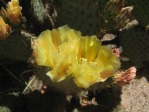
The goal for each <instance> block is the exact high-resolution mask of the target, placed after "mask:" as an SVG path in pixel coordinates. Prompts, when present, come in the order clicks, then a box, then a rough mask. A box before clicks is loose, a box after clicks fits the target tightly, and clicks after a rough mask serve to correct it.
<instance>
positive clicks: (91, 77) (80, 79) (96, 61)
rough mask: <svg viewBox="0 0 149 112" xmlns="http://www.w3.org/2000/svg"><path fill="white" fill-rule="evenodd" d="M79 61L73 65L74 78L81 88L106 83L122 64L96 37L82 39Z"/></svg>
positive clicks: (79, 48)
mask: <svg viewBox="0 0 149 112" xmlns="http://www.w3.org/2000/svg"><path fill="white" fill-rule="evenodd" d="M79 43H80V44H79V47H77V48H78V54H77V61H75V62H74V63H73V64H72V69H71V70H72V76H73V77H74V81H75V83H76V84H77V85H78V86H79V87H83V88H88V87H89V86H90V85H92V84H94V83H98V82H103V81H105V80H106V79H107V78H108V77H110V76H112V75H113V72H114V71H115V70H116V69H117V68H119V66H120V62H119V60H118V59H117V58H116V56H115V55H114V53H113V52H112V50H111V49H110V48H108V47H106V46H102V45H101V42H100V40H98V39H97V37H96V36H90V37H82V38H81V39H80V42H79Z"/></svg>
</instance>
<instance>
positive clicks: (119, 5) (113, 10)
mask: <svg viewBox="0 0 149 112" xmlns="http://www.w3.org/2000/svg"><path fill="white" fill-rule="evenodd" d="M132 9H133V7H132V6H128V7H124V0H110V1H109V2H108V3H107V5H106V11H107V12H109V13H110V14H112V15H113V16H114V17H115V18H114V19H115V20H114V21H115V22H116V24H117V26H116V27H117V28H119V29H120V28H123V27H125V26H126V25H127V24H129V23H130V22H131V21H132V15H131V12H132Z"/></svg>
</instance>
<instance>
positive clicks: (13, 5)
mask: <svg viewBox="0 0 149 112" xmlns="http://www.w3.org/2000/svg"><path fill="white" fill-rule="evenodd" d="M21 10H22V7H20V6H19V1H18V0H11V1H10V2H8V4H7V16H8V18H9V20H10V22H11V23H12V24H17V23H19V22H20V17H21V15H22V13H21Z"/></svg>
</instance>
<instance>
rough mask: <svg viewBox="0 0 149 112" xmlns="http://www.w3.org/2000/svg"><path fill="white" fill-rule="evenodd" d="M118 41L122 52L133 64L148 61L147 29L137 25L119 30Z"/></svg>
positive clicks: (141, 64)
mask: <svg viewBox="0 0 149 112" xmlns="http://www.w3.org/2000/svg"><path fill="white" fill-rule="evenodd" d="M120 42H121V45H122V48H123V52H124V53H125V55H126V56H127V57H128V58H130V60H131V61H132V63H133V64H134V65H135V66H137V67H141V66H143V62H149V31H146V30H145V29H144V28H141V27H139V26H135V27H133V28H131V29H129V30H124V31H122V32H120Z"/></svg>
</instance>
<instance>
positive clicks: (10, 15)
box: [0, 0, 22, 39]
mask: <svg viewBox="0 0 149 112" xmlns="http://www.w3.org/2000/svg"><path fill="white" fill-rule="evenodd" d="M21 10H22V7H20V6H19V1H18V0H11V1H10V2H8V4H7V8H6V9H4V8H3V7H2V9H1V11H0V39H6V38H7V37H8V35H9V34H10V32H11V28H10V26H9V25H8V24H6V23H5V22H6V21H9V23H10V24H12V25H17V24H18V23H20V21H21V16H22V13H21Z"/></svg>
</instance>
